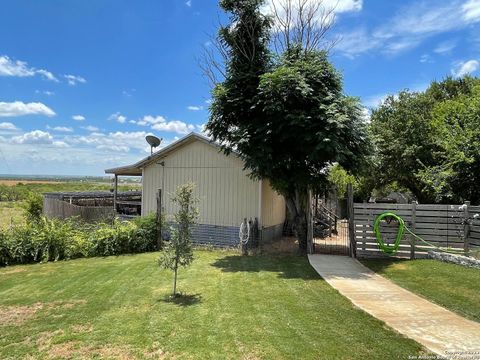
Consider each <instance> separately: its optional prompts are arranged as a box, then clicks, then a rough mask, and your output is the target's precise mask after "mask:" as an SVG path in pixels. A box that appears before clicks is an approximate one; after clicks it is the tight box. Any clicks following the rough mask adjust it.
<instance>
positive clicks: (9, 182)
mask: <svg viewBox="0 0 480 360" xmlns="http://www.w3.org/2000/svg"><path fill="white" fill-rule="evenodd" d="M19 183H22V184H61V183H62V182H61V181H50V180H3V179H0V185H7V186H15V185H17V184H19Z"/></svg>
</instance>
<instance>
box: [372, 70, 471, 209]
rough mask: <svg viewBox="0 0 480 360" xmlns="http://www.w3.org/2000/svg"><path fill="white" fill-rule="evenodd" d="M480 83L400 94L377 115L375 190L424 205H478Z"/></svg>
mask: <svg viewBox="0 0 480 360" xmlns="http://www.w3.org/2000/svg"><path fill="white" fill-rule="evenodd" d="M479 124H480V79H476V78H470V77H465V78H461V79H453V78H446V79H444V80H443V81H440V82H436V81H435V82H433V83H432V84H431V85H430V87H429V88H428V89H427V90H426V91H424V92H410V91H402V92H400V93H399V94H398V95H397V96H389V97H388V98H387V99H386V100H385V102H384V103H383V104H382V105H381V106H380V107H379V108H378V109H376V110H374V111H373V113H372V117H371V126H370V131H371V133H372V138H373V141H374V144H375V149H376V152H375V158H376V164H377V169H376V171H375V174H376V175H375V176H376V177H377V183H376V185H377V186H384V185H388V184H391V183H393V182H395V183H397V184H398V186H400V187H403V188H406V189H408V190H409V191H411V192H412V194H413V195H414V196H415V197H416V198H417V199H418V200H419V201H420V202H424V203H426V202H461V201H465V200H470V201H472V202H474V203H480V188H479V187H478V182H479V180H480V127H479Z"/></svg>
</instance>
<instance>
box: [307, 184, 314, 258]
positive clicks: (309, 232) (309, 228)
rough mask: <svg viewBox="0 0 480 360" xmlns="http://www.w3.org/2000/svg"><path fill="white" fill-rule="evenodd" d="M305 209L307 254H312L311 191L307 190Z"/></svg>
mask: <svg viewBox="0 0 480 360" xmlns="http://www.w3.org/2000/svg"><path fill="white" fill-rule="evenodd" d="M307 209H308V210H307V252H308V253H309V254H313V252H314V248H313V216H312V215H313V214H312V190H308V196H307Z"/></svg>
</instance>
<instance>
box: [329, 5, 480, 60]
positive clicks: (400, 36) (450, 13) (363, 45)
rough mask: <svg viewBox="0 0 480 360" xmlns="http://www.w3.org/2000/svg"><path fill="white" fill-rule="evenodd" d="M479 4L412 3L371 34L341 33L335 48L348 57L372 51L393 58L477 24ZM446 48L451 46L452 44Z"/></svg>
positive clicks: (479, 19)
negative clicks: (439, 35) (432, 38)
mask: <svg viewBox="0 0 480 360" xmlns="http://www.w3.org/2000/svg"><path fill="white" fill-rule="evenodd" d="M478 4H480V0H469V1H464V0H453V1H449V2H441V3H440V2H436V1H433V0H428V1H422V2H413V3H412V4H410V5H407V6H404V7H403V8H402V9H400V10H399V11H398V13H397V15H395V16H394V17H392V18H391V19H389V20H387V21H386V22H385V23H384V24H383V25H381V26H378V27H376V28H373V29H372V30H370V31H367V30H365V29H356V30H353V31H351V32H347V33H343V34H340V36H339V39H340V41H339V43H338V44H337V46H336V47H335V49H337V50H339V51H340V52H341V53H342V54H344V55H346V56H347V57H350V58H353V57H355V56H357V55H359V54H363V53H367V52H369V51H371V50H379V51H381V52H383V53H387V54H389V55H395V54H398V53H400V52H404V51H406V50H409V49H412V48H414V47H417V46H418V45H419V44H421V43H422V42H423V41H425V40H426V39H427V38H429V37H432V36H434V35H438V34H441V33H445V32H448V31H452V30H458V29H463V28H465V27H467V26H469V25H470V24H473V23H476V22H479V21H480V7H479V5H478ZM477 13H478V14H477ZM449 46H450V47H452V46H453V47H454V45H452V44H449ZM453 47H452V48H451V49H453ZM451 49H450V50H451ZM438 50H440V51H442V50H443V51H448V47H446V46H443V48H439V49H438Z"/></svg>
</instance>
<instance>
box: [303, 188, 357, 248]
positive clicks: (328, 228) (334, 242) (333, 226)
mask: <svg viewBox="0 0 480 360" xmlns="http://www.w3.org/2000/svg"><path fill="white" fill-rule="evenodd" d="M350 191H351V190H350V189H349V196H348V198H347V199H338V198H337V196H336V194H334V193H333V194H329V196H328V197H327V196H325V195H323V196H320V195H315V196H313V199H312V202H311V206H312V221H313V252H314V253H316V254H332V255H347V256H352V255H353V254H352V252H353V253H354V250H353V251H352V248H353V247H352V246H351V244H350V236H349V235H350V234H349V231H350V227H351V226H350V223H349V214H350V213H351V211H350V210H349V205H350V203H351V202H352V201H353V199H351V196H350Z"/></svg>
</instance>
